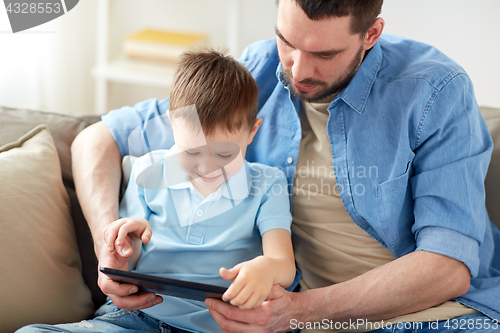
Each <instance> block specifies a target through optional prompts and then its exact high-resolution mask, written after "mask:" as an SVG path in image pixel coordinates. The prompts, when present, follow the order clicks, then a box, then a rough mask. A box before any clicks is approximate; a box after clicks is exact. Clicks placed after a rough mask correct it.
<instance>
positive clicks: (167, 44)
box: [123, 29, 208, 64]
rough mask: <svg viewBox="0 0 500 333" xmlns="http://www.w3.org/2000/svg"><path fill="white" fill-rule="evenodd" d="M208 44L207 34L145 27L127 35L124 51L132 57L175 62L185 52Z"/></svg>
mask: <svg viewBox="0 0 500 333" xmlns="http://www.w3.org/2000/svg"><path fill="white" fill-rule="evenodd" d="M207 44H208V37H207V35H205V34H194V33H185V32H177V31H170V30H158V29H143V30H140V31H138V32H135V33H133V34H130V35H128V36H126V37H125V41H124V43H123V52H124V53H125V55H127V56H128V57H130V58H132V59H142V60H153V61H159V62H164V63H169V64H175V63H176V62H177V61H178V59H179V56H180V55H181V54H182V53H183V52H185V51H187V50H189V49H192V48H197V47H201V46H204V45H207Z"/></svg>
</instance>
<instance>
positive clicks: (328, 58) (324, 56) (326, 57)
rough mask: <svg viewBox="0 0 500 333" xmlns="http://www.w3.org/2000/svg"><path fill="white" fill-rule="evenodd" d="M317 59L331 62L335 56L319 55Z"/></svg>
mask: <svg viewBox="0 0 500 333" xmlns="http://www.w3.org/2000/svg"><path fill="white" fill-rule="evenodd" d="M317 57H318V58H319V59H323V60H330V59H333V58H334V57H335V55H318V56H317Z"/></svg>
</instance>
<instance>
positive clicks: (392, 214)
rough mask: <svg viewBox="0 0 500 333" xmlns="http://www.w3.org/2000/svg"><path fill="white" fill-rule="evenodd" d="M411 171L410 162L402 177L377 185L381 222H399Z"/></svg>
mask: <svg viewBox="0 0 500 333" xmlns="http://www.w3.org/2000/svg"><path fill="white" fill-rule="evenodd" d="M409 170H410V162H408V163H407V164H406V171H405V172H404V173H403V174H402V175H401V176H398V177H396V178H393V179H390V180H387V181H385V182H383V183H380V184H378V185H377V206H378V213H379V218H380V221H381V222H396V221H397V220H398V218H399V215H400V213H401V210H402V208H403V203H404V199H405V195H406V192H407V191H406V189H407V188H408V175H409ZM384 224H385V223H384ZM389 224H390V223H389Z"/></svg>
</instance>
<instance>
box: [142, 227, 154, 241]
mask: <svg viewBox="0 0 500 333" xmlns="http://www.w3.org/2000/svg"><path fill="white" fill-rule="evenodd" d="M152 236H153V229H151V227H150V226H149V223H148V226H147V227H146V228H145V229H144V230H143V232H142V235H141V237H139V238H140V239H141V241H142V242H143V243H144V244H147V243H149V241H150V240H151V237H152Z"/></svg>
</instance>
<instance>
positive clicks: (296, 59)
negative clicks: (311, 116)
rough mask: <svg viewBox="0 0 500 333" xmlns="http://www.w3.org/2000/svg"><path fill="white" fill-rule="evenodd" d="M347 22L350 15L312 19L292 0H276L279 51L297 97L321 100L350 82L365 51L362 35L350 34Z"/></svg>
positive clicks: (306, 99) (313, 100)
mask: <svg viewBox="0 0 500 333" xmlns="http://www.w3.org/2000/svg"><path fill="white" fill-rule="evenodd" d="M350 24H351V22H350V17H333V18H327V19H323V20H320V21H312V20H310V19H309V18H308V17H307V16H306V14H305V13H304V11H303V10H302V9H301V8H300V7H299V6H298V5H296V3H295V2H294V1H292V0H281V1H280V2H279V6H278V22H277V24H276V33H277V36H278V38H277V43H278V53H279V57H280V60H281V63H282V66H283V73H284V75H285V78H286V79H287V80H288V81H289V82H290V86H291V89H292V92H293V93H294V94H295V95H296V96H297V97H298V98H300V99H301V100H304V101H308V102H317V101H321V100H323V99H325V98H327V97H328V96H330V95H332V94H334V93H336V92H339V91H340V90H342V89H343V88H345V87H346V86H347V85H348V84H349V82H350V81H351V79H352V77H353V76H354V74H355V73H356V71H357V69H358V67H359V65H360V64H361V62H362V60H363V56H364V53H365V43H363V39H361V38H360V35H359V34H357V35H353V34H351V32H350Z"/></svg>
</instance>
